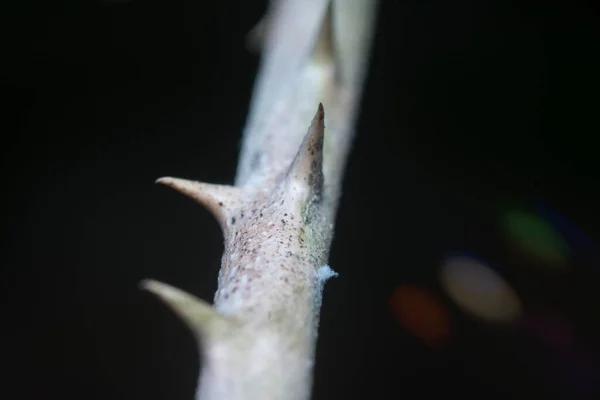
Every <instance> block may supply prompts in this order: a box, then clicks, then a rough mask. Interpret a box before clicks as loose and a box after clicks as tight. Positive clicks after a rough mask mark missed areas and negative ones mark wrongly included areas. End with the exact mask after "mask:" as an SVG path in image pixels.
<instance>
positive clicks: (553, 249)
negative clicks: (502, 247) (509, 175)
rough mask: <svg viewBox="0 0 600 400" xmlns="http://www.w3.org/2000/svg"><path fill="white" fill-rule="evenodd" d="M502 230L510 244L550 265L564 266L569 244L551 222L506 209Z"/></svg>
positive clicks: (533, 215)
mask: <svg viewBox="0 0 600 400" xmlns="http://www.w3.org/2000/svg"><path fill="white" fill-rule="evenodd" d="M502 225H503V228H504V232H505V234H506V236H507V238H508V240H509V241H510V242H511V244H512V245H514V246H516V247H517V248H518V249H519V250H521V251H522V252H524V253H525V254H528V255H529V256H532V257H534V258H535V259H537V260H539V261H542V262H543V263H544V265H547V266H550V267H564V266H565V265H566V264H567V259H568V257H569V246H568V245H567V243H566V241H565V240H564V238H563V237H562V235H561V234H560V233H559V232H557V231H556V230H554V228H553V227H552V224H550V223H549V222H547V221H545V220H544V219H542V218H541V217H539V216H537V215H536V214H533V213H530V212H526V211H520V210H508V211H505V212H504V213H503V215H502Z"/></svg>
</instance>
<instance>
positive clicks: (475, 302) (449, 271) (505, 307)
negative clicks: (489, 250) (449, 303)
mask: <svg viewBox="0 0 600 400" xmlns="http://www.w3.org/2000/svg"><path fill="white" fill-rule="evenodd" d="M439 276H440V282H441V284H442V286H443V288H444V289H445V290H446V292H447V294H448V296H449V297H450V298H451V299H452V300H453V301H454V302H455V303H456V304H457V305H458V306H459V307H460V308H461V309H463V311H465V312H467V313H469V314H471V315H473V316H475V317H477V318H479V319H481V320H484V321H487V322H492V323H509V322H513V321H515V320H516V319H517V318H518V317H519V316H520V315H521V313H522V308H523V307H522V305H521V301H520V299H519V297H518V296H517V293H516V292H515V290H514V289H513V288H512V287H511V285H510V284H509V283H508V282H506V281H505V280H504V278H502V277H501V276H500V275H499V274H497V273H496V272H495V271H493V270H492V269H491V268H490V267H489V266H488V265H487V264H485V263H484V262H483V261H481V260H479V259H477V258H475V257H470V256H464V255H459V256H450V257H448V258H447V259H446V260H445V262H444V263H443V264H442V266H441V268H440V274H439Z"/></svg>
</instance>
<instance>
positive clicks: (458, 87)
mask: <svg viewBox="0 0 600 400" xmlns="http://www.w3.org/2000/svg"><path fill="white" fill-rule="evenodd" d="M266 3H267V2H266V1H241V0H223V1H207V2H203V1H198V0H194V1H191V0H172V1H157V0H129V1H127V0H119V1H116V0H113V1H109V0H104V1H101V0H96V1H94V0H78V1H66V0H56V1H37V2H23V1H16V0H9V1H8V2H4V3H3V8H2V13H1V14H0V18H1V19H2V21H1V24H0V26H2V28H1V29H2V30H3V31H4V32H3V33H2V35H1V37H2V39H1V40H2V46H1V48H2V62H1V63H0V72H1V79H2V90H1V91H0V96H2V99H1V100H2V104H4V106H3V109H2V115H3V117H2V124H3V125H2V129H1V130H2V132H3V135H2V136H3V138H2V144H1V145H0V149H1V165H2V176H3V188H4V189H3V194H2V198H3V200H4V201H3V202H4V204H5V205H4V206H3V214H4V215H3V218H2V224H1V227H2V255H3V257H2V275H1V276H0V284H1V290H0V296H1V299H2V301H1V307H2V309H1V311H2V314H1V315H2V320H1V327H2V329H1V331H2V341H0V343H1V344H0V352H1V353H0V360H2V363H3V364H5V368H6V369H5V371H6V372H8V374H7V375H6V374H5V375H4V379H3V384H2V385H0V386H1V389H0V398H5V399H28V398H39V397H45V398H60V397H62V398H67V397H78V398H88V399H95V398H98V399H100V398H102V399H105V398H111V399H132V398H144V399H171V400H172V399H182V400H183V399H191V398H193V393H194V389H195V383H196V377H197V371H198V368H199V366H200V361H199V358H198V356H197V350H196V347H195V344H194V341H193V339H192V337H191V335H190V334H189V332H188V331H187V330H186V328H185V327H184V326H183V324H182V323H180V322H179V321H178V320H177V319H176V318H175V317H174V316H173V315H172V314H171V313H170V312H169V310H168V309H167V308H166V307H164V306H163V305H162V304H160V303H159V302H158V301H157V300H156V299H154V298H152V297H151V296H150V295H149V294H147V293H143V292H141V291H139V290H138V288H137V284H138V282H139V281H140V280H141V279H143V278H148V277H149V278H154V279H159V280H161V281H164V282H167V283H169V284H172V285H175V286H177V287H180V288H182V289H185V290H188V291H190V292H192V293H194V294H196V295H198V296H199V297H201V298H203V299H206V300H209V301H210V300H212V297H213V294H214V292H215V290H216V277H217V271H218V268H219V265H220V257H221V252H222V236H221V233H220V230H219V228H218V225H217V223H216V222H215V221H214V220H213V219H212V217H211V216H210V215H209V213H208V212H207V211H205V210H204V209H203V208H202V207H200V206H198V205H196V204H195V203H194V202H193V201H191V200H189V199H187V198H185V197H184V196H182V195H180V194H178V193H176V192H174V191H172V190H170V189H168V188H166V187H162V186H158V185H155V184H154V180H155V179H156V178H158V177H160V176H164V175H168V176H176V177H182V178H191V179H197V180H201V181H206V182H212V183H231V182H232V181H233V178H234V173H235V168H236V162H237V153H238V150H239V145H240V134H241V130H242V127H243V125H244V123H245V118H246V115H247V111H248V104H249V100H250V96H251V91H252V84H253V82H254V77H255V75H256V72H257V67H258V61H259V58H258V57H257V56H256V55H255V54H252V53H251V52H249V51H248V50H247V49H246V47H245V43H246V34H247V33H248V32H249V31H250V30H251V28H252V27H253V26H254V24H255V23H256V22H257V21H258V20H259V19H260V17H261V16H262V15H263V14H264V12H265V10H266V6H267V4H266ZM595 11H597V10H596V9H593V8H586V7H584V6H582V5H581V4H578V2H570V3H562V4H557V5H552V4H547V2H541V1H520V2H517V1H500V0H488V1H475V0H471V1H468V0H456V1H452V2H450V1H442V0H431V1H423V0H420V1H391V0H390V1H386V0H384V1H382V2H381V7H380V12H379V20H378V24H377V34H376V40H375V43H374V47H373V52H372V59H371V67H370V71H369V75H368V82H367V84H366V87H365V91H364V98H363V106H362V109H361V114H360V117H359V120H358V126H357V132H358V135H357V137H356V141H355V145H354V148H353V152H352V154H351V158H350V162H349V166H348V169H347V173H346V179H345V186H344V194H343V198H342V202H341V205H340V210H339V217H338V221H337V233H336V236H335V240H334V243H333V248H332V254H331V259H330V264H331V266H332V267H333V268H334V269H335V270H336V271H337V272H339V273H340V276H339V277H338V278H336V279H335V280H332V281H330V282H329V283H328V284H327V285H326V288H325V295H324V304H323V309H322V316H321V327H320V337H319V342H318V349H317V360H316V367H315V385H314V390H313V392H314V399H348V398H357V399H359V398H360V399H367V398H381V397H382V396H383V397H384V398H403V399H406V398H411V397H417V396H418V397H421V398H422V397H426V398H433V397H434V396H439V395H447V396H467V395H473V396H485V398H488V399H508V398H510V399H531V398H532V397H536V398H544V399H566V398H568V399H592V398H598V397H597V396H598V395H599V394H600V386H599V383H600V380H599V376H600V375H599V374H600V347H599V344H600V341H598V340H597V338H598V337H599V335H600V325H599V324H597V323H596V322H597V321H596V320H597V316H598V310H599V307H600V294H599V291H598V285H599V282H600V263H599V258H600V257H599V256H598V254H599V253H598V246H597V244H596V243H597V242H598V239H599V235H600V231H599V228H600V219H599V218H598V213H597V204H598V200H599V199H600V193H599V192H598V190H597V182H598V178H599V177H600V174H599V173H600V170H599V169H598V167H597V165H596V158H597V145H596V143H597V140H596V138H595V136H596V135H597V134H598V133H599V132H600V130H599V128H600V124H599V122H598V118H597V110H598V105H599V104H598V95H597V93H598V92H599V90H600V84H599V78H598V71H599V70H600V68H599V67H600V65H599V62H598V58H597V56H596V55H595V54H594V53H596V52H597V43H598V30H597V28H596V26H597V20H598V15H597V14H596V13H595Z"/></svg>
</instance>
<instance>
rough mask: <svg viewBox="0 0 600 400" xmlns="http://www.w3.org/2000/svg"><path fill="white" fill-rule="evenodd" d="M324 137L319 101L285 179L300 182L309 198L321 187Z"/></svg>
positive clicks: (323, 122) (323, 123) (323, 116)
mask: <svg viewBox="0 0 600 400" xmlns="http://www.w3.org/2000/svg"><path fill="white" fill-rule="evenodd" d="M324 139H325V112H324V110H323V104H321V103H319V107H318V109H317V113H316V114H315V116H314V118H313V120H312V122H311V124H310V127H309V128H308V132H307V133H306V136H305V137H304V139H303V140H302V144H301V145H300V149H299V150H298V153H296V157H295V158H294V161H293V162H292V165H291V167H290V170H289V172H288V176H287V178H286V179H287V180H293V181H295V182H300V183H301V185H304V186H305V187H306V188H307V189H308V192H309V193H308V196H307V198H306V199H305V200H309V199H310V198H312V196H315V195H316V196H319V195H320V194H321V190H322V188H323V142H324Z"/></svg>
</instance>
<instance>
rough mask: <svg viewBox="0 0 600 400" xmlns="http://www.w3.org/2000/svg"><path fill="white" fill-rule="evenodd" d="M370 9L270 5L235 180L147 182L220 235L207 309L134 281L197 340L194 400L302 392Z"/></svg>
mask: <svg viewBox="0 0 600 400" xmlns="http://www.w3.org/2000/svg"><path fill="white" fill-rule="evenodd" d="M375 8H376V1H375V0H278V1H271V3H270V8H269V12H268V13H267V16H266V17H265V18H264V19H263V20H262V21H261V24H260V26H261V29H260V30H259V31H260V32H262V34H263V37H262V47H263V59H262V65H261V69H260V72H259V76H258V78H257V82H256V86H255V91H254V96H253V99H252V103H251V108H250V114H249V118H248V122H247V125H246V128H245V130H244V134H243V144H242V151H241V155H240V161H239V165H238V171H237V176H236V179H235V186H228V185H212V184H207V183H200V182H195V181H188V180H183V179H177V178H169V177H166V178H161V179H159V180H158V181H157V182H159V183H163V184H165V185H167V186H170V187H172V188H174V189H176V190H179V191H181V192H183V193H184V194H186V195H187V196H189V197H191V198H192V199H194V200H196V201H197V202H199V203H201V204H203V205H204V206H205V207H206V208H207V209H208V210H210V211H211V212H212V213H213V215H214V216H215V217H216V218H217V220H218V221H219V224H220V226H221V228H222V230H223V234H224V237H225V238H224V239H225V250H224V254H223V258H222V262H221V264H222V265H221V270H220V271H219V278H218V290H217V292H216V294H215V299H214V307H213V306H210V305H209V304H208V303H206V302H204V301H202V300H200V299H198V298H196V297H194V296H192V295H190V294H187V293H185V292H183V291H181V290H179V289H176V288H174V287H171V286H169V285H166V284H164V283H160V282H157V281H154V280H145V281H144V282H142V286H143V287H144V288H146V289H147V290H150V291H152V292H153V293H155V294H156V295H158V296H159V297H160V298H162V299H163V300H164V301H165V302H166V303H167V304H169V305H170V306H171V307H172V309H173V310H174V311H175V312H176V313H177V314H178V315H179V316H180V317H181V318H182V319H183V320H184V321H185V322H186V324H187V325H188V327H189V328H190V329H191V331H192V332H193V333H194V334H195V336H196V337H197V339H198V341H199V343H200V345H201V349H202V356H203V367H202V369H201V371H200V378H199V382H198V389H197V394H196V397H197V399H198V400H259V399H260V400H306V399H308V398H309V397H310V393H311V386H312V366H313V364H314V352H315V344H316V338H317V326H318V320H319V310H320V307H321V299H322V297H321V296H322V290H323V284H324V282H325V281H326V280H327V279H328V278H330V277H332V276H335V275H337V274H336V273H334V272H333V271H332V270H331V269H330V268H329V267H328V266H327V260H328V257H329V249H330V245H331V239H332V236H333V227H334V222H335V215H336V209H337V204H338V199H339V196H340V186H341V181H342V178H343V170H344V166H345V163H346V159H347V154H348V151H349V149H350V145H351V142H352V137H353V125H354V122H355V119H356V114H357V106H358V101H359V98H360V93H361V88H362V85H363V80H364V74H365V66H366V62H367V59H368V52H369V51H368V50H369V45H370V41H371V36H372V31H373V21H374V16H375ZM255 32H256V30H255ZM317 105H318V107H317ZM315 108H316V109H317V112H316V114H314V112H315ZM324 110H327V115H326V116H325V111H324ZM313 115H314V117H313ZM311 118H312V123H311V124H310V127H309V129H308V132H306V126H307V123H308V121H310V120H311ZM325 127H326V128H325Z"/></svg>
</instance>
